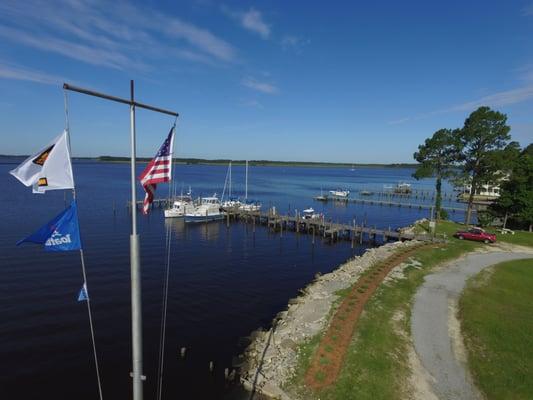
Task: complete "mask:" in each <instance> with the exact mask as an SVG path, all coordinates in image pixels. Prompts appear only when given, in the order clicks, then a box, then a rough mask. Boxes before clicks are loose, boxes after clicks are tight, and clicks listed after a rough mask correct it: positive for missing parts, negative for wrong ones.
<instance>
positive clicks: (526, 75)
mask: <svg viewBox="0 0 533 400" xmlns="http://www.w3.org/2000/svg"><path fill="white" fill-rule="evenodd" d="M130 79H133V80H134V81H135V97H136V100H138V101H140V102H143V103H148V104H151V105H154V106H157V107H162V108H166V109H170V110H174V111H177V112H179V114H180V117H179V118H178V121H177V131H176V132H177V138H176V150H175V156H177V157H199V158H225V159H250V160H252V159H255V160H259V159H268V160H298V161H328V162H347V163H393V162H413V158H412V155H413V152H414V151H416V149H417V146H418V145H419V144H421V143H423V141H424V140H425V138H427V137H429V136H431V135H432V134H433V132H435V131H437V130H438V129H441V128H457V127H461V126H462V125H463V122H464V120H465V118H466V117H467V116H468V115H469V114H470V113H471V112H472V111H474V110H475V109H476V108H477V107H479V106H481V105H487V106H490V107H492V108H494V109H497V110H499V111H501V112H504V113H506V114H507V116H508V123H509V125H510V126H511V135H512V137H513V139H514V140H517V141H518V142H520V143H521V145H522V146H525V145H527V144H528V143H531V142H532V141H533V1H531V0H524V1H520V0H509V1H500V0H483V1H481V0H479V1H478V0H472V1H464V0H463V1H455V0H450V1H439V2H433V1H427V0H416V1H415V0H412V1H401V2H400V1H392V0H391V1H379V0H376V1H372V2H369V1H368V2H354V1H345V2H343V1H337V2H324V1H306V2H303V1H269V2H258V1H250V2H235V1H211V0H190V1H187V0H180V1H178V2H176V1H170V0H169V1H146V0H145V1H142V2H141V1H139V2H126V1H122V0H118V1H113V2H109V1H104V0H47V1H35V0H27V1H11V0H2V1H0V94H1V96H0V138H1V139H2V140H1V141H0V143H1V145H0V154H30V153H32V152H35V151H38V150H39V149H40V148H41V147H43V146H44V145H45V144H46V143H48V142H49V141H50V140H51V139H52V138H53V137H55V136H57V135H58V134H59V133H60V132H61V131H62V130H63V129H64V127H65V93H64V91H63V89H62V84H63V82H68V83H71V84H74V85H78V86H82V87H86V88H90V89H93V90H97V91H102V92H105V93H108V94H112V95H115V96H119V97H126V98H127V97H129V82H130ZM66 100H67V101H66V104H67V109H68V115H69V125H70V132H71V137H72V152H73V155H74V156H99V155H114V156H127V155H129V108H128V106H127V105H123V104H117V103H112V102H109V101H104V100H102V99H98V98H93V97H89V96H85V95H82V94H78V93H68V94H67V96H66ZM136 121H137V146H138V155H139V156H143V157H151V156H153V155H155V153H156V152H157V150H158V148H159V146H160V145H161V143H162V142H163V140H164V139H165V137H166V135H167V133H168V131H169V129H170V127H171V126H172V124H173V123H174V120H173V118H172V117H169V116H166V115H162V114H158V113H154V112H151V111H146V110H139V109H138V110H137V113H136Z"/></svg>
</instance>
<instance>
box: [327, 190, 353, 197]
mask: <svg viewBox="0 0 533 400" xmlns="http://www.w3.org/2000/svg"><path fill="white" fill-rule="evenodd" d="M329 193H330V194H331V196H332V197H333V198H337V199H347V198H348V196H349V195H350V191H349V190H340V189H338V190H330V191H329Z"/></svg>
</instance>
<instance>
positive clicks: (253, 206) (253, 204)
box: [239, 160, 261, 211]
mask: <svg viewBox="0 0 533 400" xmlns="http://www.w3.org/2000/svg"><path fill="white" fill-rule="evenodd" d="M245 176H246V178H245V192H244V204H242V205H241V206H239V209H240V210H243V211H259V210H260V209H261V203H260V202H258V201H256V200H251V199H248V160H246V175H245Z"/></svg>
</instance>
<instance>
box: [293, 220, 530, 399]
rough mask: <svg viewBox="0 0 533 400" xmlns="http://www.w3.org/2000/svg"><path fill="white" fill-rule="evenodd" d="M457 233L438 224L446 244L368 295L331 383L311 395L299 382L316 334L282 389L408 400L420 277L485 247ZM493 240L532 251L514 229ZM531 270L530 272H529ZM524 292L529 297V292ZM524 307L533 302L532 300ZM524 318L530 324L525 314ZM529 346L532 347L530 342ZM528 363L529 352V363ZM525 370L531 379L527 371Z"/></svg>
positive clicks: (320, 395)
mask: <svg viewBox="0 0 533 400" xmlns="http://www.w3.org/2000/svg"><path fill="white" fill-rule="evenodd" d="M427 228H428V227H419V228H418V229H422V230H424V229H427ZM460 229H464V225H461V224H457V223H454V222H450V221H441V222H439V224H438V225H437V232H436V233H437V235H438V236H440V237H443V236H444V237H446V238H447V239H448V243H446V244H444V245H442V246H441V247H440V248H433V249H420V250H419V251H417V253H416V254H415V255H414V256H413V259H415V260H417V261H418V262H420V264H421V265H420V266H418V267H417V266H410V267H407V268H406V270H405V271H404V275H405V278H404V279H400V280H396V281H393V282H392V283H388V284H386V285H382V286H381V288H380V289H378V290H377V291H376V293H374V295H373V296H372V298H371V299H370V300H369V302H368V303H367V304H366V306H365V309H364V312H363V314H362V315H361V317H360V319H359V321H358V323H357V327H356V331H355V335H354V339H353V340H352V343H351V344H350V347H349V349H348V352H347V354H346V357H345V360H344V366H343V368H342V370H341V372H340V375H339V378H338V379H337V381H336V383H335V384H333V385H331V386H330V387H327V388H325V389H323V390H320V391H317V392H312V391H310V390H309V389H306V388H305V385H304V384H303V377H304V376H305V372H306V370H307V368H308V367H309V364H310V360H311V358H312V357H313V355H314V352H315V350H316V348H317V347H318V343H319V342H320V337H321V335H318V336H317V337H315V338H313V339H312V340H311V341H310V342H308V343H307V344H305V345H303V346H302V347H301V348H300V357H299V366H298V369H297V372H296V375H295V378H294V379H293V381H292V382H291V383H290V384H289V386H288V387H287V388H286V389H287V390H288V391H289V392H293V393H296V394H299V395H300V398H305V399H310V400H311V399H321V400H337V399H338V400H341V399H342V400H345V399H346V400H349V399H358V400H359V399H369V400H379V399H399V398H400V399H401V398H410V393H409V391H410V388H409V387H408V384H407V382H408V378H409V375H410V371H409V365H408V346H409V337H410V319H411V315H410V313H411V306H412V302H413V297H414V295H415V293H416V291H417V289H418V288H419V286H420V285H421V284H422V283H423V281H424V277H425V276H426V275H427V274H429V273H431V272H432V270H433V268H434V267H435V266H437V265H438V264H441V263H444V262H447V261H450V260H453V259H455V258H458V257H460V256H461V255H463V254H465V253H468V252H470V251H473V250H475V249H476V248H478V247H481V246H487V245H485V244H484V243H479V242H473V241H466V240H459V239H456V238H454V237H453V234H454V233H455V232H456V231H457V230H460ZM497 238H498V241H500V242H504V243H511V244H518V245H523V246H531V247H533V233H529V232H523V231H522V232H520V231H517V232H515V235H501V234H497ZM531 272H532V273H533V268H532V269H531ZM532 283H533V282H529V288H532V287H533V284H532ZM530 291H531V292H532V293H533V290H530ZM343 294H344V293H339V295H343ZM530 304H533V300H531V301H530ZM480 314H483V313H480ZM528 318H529V320H530V321H533V315H531V312H530V313H529V316H528ZM530 323H531V322H530ZM529 329H530V331H533V326H531V325H530V328H529ZM529 347H530V348H531V349H533V342H532V341H531V339H530V342H529ZM532 359H533V354H532V353H531V350H530V352H529V360H530V361H531V360H532ZM528 372H529V374H530V376H533V371H532V370H531V369H529V370H528ZM498 398H499V397H498ZM502 398H513V397H502ZM528 398H533V395H531V393H530V395H529V397H528Z"/></svg>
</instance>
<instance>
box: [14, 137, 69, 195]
mask: <svg viewBox="0 0 533 400" xmlns="http://www.w3.org/2000/svg"><path fill="white" fill-rule="evenodd" d="M9 173H10V174H11V175H13V176H14V177H15V178H17V179H18V180H19V181H21V182H22V183H23V184H24V185H26V186H33V193H45V192H46V191H47V190H58V189H74V179H73V178H72V164H71V163H70V152H69V150H68V139H67V131H63V133H62V134H61V135H59V136H58V137H56V138H55V139H54V140H53V141H52V142H50V143H48V145H46V147H44V148H43V149H42V150H41V151H39V152H38V153H36V154H34V155H32V156H30V157H28V158H27V159H26V160H24V162H23V163H22V164H20V165H19V166H18V167H17V168H15V169H14V170H11V171H9Z"/></svg>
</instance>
